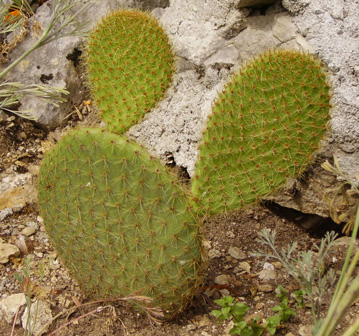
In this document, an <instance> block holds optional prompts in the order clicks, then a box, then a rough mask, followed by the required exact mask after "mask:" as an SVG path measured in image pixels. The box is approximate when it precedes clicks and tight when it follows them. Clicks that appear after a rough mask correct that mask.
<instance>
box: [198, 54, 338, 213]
mask: <svg viewBox="0 0 359 336" xmlns="http://www.w3.org/2000/svg"><path fill="white" fill-rule="evenodd" d="M330 107H331V105H330V88H329V85H328V83H327V79H326V73H325V71H324V70H323V68H322V66H321V64H320V62H319V61H318V60H316V59H315V58H314V57H312V56H310V55H307V54H304V53H300V52H296V51H271V52H267V53H265V54H263V55H261V56H260V57H258V58H256V59H254V60H253V61H252V62H251V63H249V64H247V65H246V66H245V67H243V68H242V69H241V71H240V72H239V73H238V74H235V75H234V76H233V78H232V80H231V81H230V82H229V83H228V84H227V86H226V87H225V89H224V90H223V92H222V93H221V94H220V95H219V97H218V99H217V100H216V102H215V103H214V106H213V113H212V114H211V115H210V116H209V118H208V122H207V127H206V129H205V131H204V132H203V138H202V140H201V143H200V146H199V157H198V161H197V164H196V171H195V176H194V179H193V183H192V191H193V193H194V195H195V196H196V198H197V200H200V207H203V208H205V210H206V212H207V213H210V214H215V213H219V212H223V211H227V210H233V209H237V208H240V207H242V206H244V205H247V204H250V203H253V202H255V201H257V200H259V199H260V198H261V197H263V196H265V195H267V194H269V193H270V192H272V191H273V190H274V189H276V188H277V187H279V186H280V185H282V184H283V183H284V182H285V181H286V179H287V178H288V177H294V176H298V175H299V174H300V173H301V172H302V171H303V170H304V169H305V167H306V166H307V164H308V163H309V162H310V160H311V158H312V155H313V153H314V152H315V151H316V150H317V149H318V146H319V143H320V140H321V139H322V137H323V136H324V134H325V132H326V130H327V121H328V120H329V113H328V112H329V109H330Z"/></svg>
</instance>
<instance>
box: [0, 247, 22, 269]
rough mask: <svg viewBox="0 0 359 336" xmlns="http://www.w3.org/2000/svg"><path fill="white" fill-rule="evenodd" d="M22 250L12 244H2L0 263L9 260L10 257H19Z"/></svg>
mask: <svg viewBox="0 0 359 336" xmlns="http://www.w3.org/2000/svg"><path fill="white" fill-rule="evenodd" d="M19 255H20V250H19V248H18V247H17V246H15V245H12V244H6V243H4V244H0V264H6V263H7V262H9V258H10V257H18V256H19Z"/></svg>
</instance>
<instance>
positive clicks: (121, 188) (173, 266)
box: [39, 129, 201, 317]
mask: <svg viewBox="0 0 359 336" xmlns="http://www.w3.org/2000/svg"><path fill="white" fill-rule="evenodd" d="M187 199H188V196H187V193H186V192H185V191H184V190H183V189H182V188H181V187H180V186H179V185H178V184H177V182H176V181H175V178H174V177H173V176H172V175H170V174H169V173H168V171H167V170H166V168H165V167H163V166H162V165H161V163H160V162H159V161H158V160H155V159H154V158H152V157H151V156H150V155H149V154H148V153H147V152H146V151H145V150H144V149H143V148H142V147H140V146H139V145H137V144H135V143H132V142H130V141H129V140H127V139H126V138H123V137H121V136H119V135H116V134H113V133H109V132H106V131H103V130H100V129H92V130H91V129H82V130H78V131H72V132H71V133H69V134H68V135H66V136H65V137H64V138H63V139H62V140H61V141H60V142H59V143H58V144H57V146H55V147H54V148H53V150H51V151H50V152H49V153H48V154H47V155H46V157H45V159H44V160H43V163H42V166H41V170H40V177H39V204H40V211H41V215H42V216H43V218H44V223H45V227H46V231H47V233H48V235H49V237H50V239H51V241H52V243H53V246H54V247H55V249H56V250H57V252H58V253H59V255H60V257H61V259H62V260H63V262H64V264H65V265H66V266H67V268H68V269H69V270H70V273H71V274H72V276H73V277H74V278H75V279H76V280H77V281H78V283H79V285H80V287H81V288H82V289H83V290H84V291H85V293H86V294H88V295H89V296H90V297H92V298H110V297H117V296H128V295H133V294H137V295H144V296H148V297H151V298H153V304H152V305H153V306H156V307H160V308H162V309H163V310H165V311H167V312H168V315H167V316H168V317H171V316H173V315H174V314H176V313H177V312H178V311H180V310H181V309H182V308H184V306H185V304H186V302H187V301H188V299H189V298H191V296H192V295H193V291H194V290H195V289H196V284H197V282H198V279H199V271H200V265H201V248H200V240H199V238H198V224H197V221H196V217H195V215H194V214H193V212H192V209H191V206H190V205H189V203H188V201H187Z"/></svg>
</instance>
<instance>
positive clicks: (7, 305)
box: [0, 293, 26, 324]
mask: <svg viewBox="0 0 359 336" xmlns="http://www.w3.org/2000/svg"><path fill="white" fill-rule="evenodd" d="M25 303H26V300H25V294H24V293H17V294H12V295H9V296H7V297H5V298H3V299H1V300H0V316H1V317H3V318H4V319H5V321H6V322H7V323H12V322H13V319H14V317H15V314H16V312H17V310H18V309H19V307H21V306H23V305H24V304H25ZM16 324H18V323H16Z"/></svg>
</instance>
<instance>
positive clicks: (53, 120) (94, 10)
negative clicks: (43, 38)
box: [5, 0, 127, 127]
mask: <svg viewBox="0 0 359 336" xmlns="http://www.w3.org/2000/svg"><path fill="white" fill-rule="evenodd" d="M53 3H54V1H53V0H50V1H47V2H45V3H44V4H43V5H42V6H41V7H39V8H38V9H37V12H36V15H35V16H34V18H33V19H32V20H31V22H30V29H31V25H33V24H34V23H36V22H37V23H39V24H40V26H41V27H42V29H44V28H45V27H46V25H47V23H48V22H49V19H50V16H51V13H52V10H53ZM124 6H127V1H126V0H119V1H101V2H98V3H96V4H93V5H91V6H90V7H89V8H88V9H87V10H86V11H85V12H83V13H82V14H81V15H80V16H79V17H78V20H79V21H81V22H79V23H80V24H84V23H88V26H87V27H88V29H90V28H91V27H93V26H94V25H95V24H96V23H97V20H99V19H100V18H101V17H102V16H104V15H106V14H107V13H108V12H109V11H110V10H113V9H116V8H120V7H124ZM74 10H76V9H74ZM72 13H74V12H72ZM69 14H71V13H69ZM94 18H95V20H94ZM84 40H85V39H84V38H80V37H77V36H69V37H64V38H61V39H59V40H55V41H53V42H50V43H49V44H47V45H45V46H43V47H42V48H40V49H37V50H35V51H33V52H32V53H31V54H30V55H29V56H27V57H26V58H25V59H24V60H23V61H22V62H21V63H20V64H19V65H18V66H16V67H15V68H14V69H13V70H11V71H10V72H9V74H8V75H7V76H6V79H7V80H9V81H17V82H21V83H24V84H33V83H34V84H43V83H46V84H49V85H51V86H54V87H60V88H63V89H64V88H66V89H67V90H68V91H69V92H70V95H68V100H67V102H66V103H63V104H61V106H60V107H56V106H53V105H51V104H49V103H46V102H44V101H43V100H40V99H39V98H35V97H32V96H27V97H24V98H23V99H21V109H23V110H28V111H29V113H30V115H31V116H32V117H34V118H35V119H36V120H37V121H38V122H39V123H40V124H43V125H45V126H48V127H55V126H57V125H58V124H59V123H61V121H62V120H63V118H64V117H65V116H67V115H68V114H69V113H70V112H72V110H71V109H72V105H73V103H75V104H80V102H81V101H82V100H83V99H84V98H85V93H86V92H85V90H84V88H83V85H84V83H83V80H82V79H81V78H82V77H83V76H82V74H80V72H79V69H78V68H76V67H75V65H74V64H75V62H74V61H76V60H77V58H76V57H77V56H76V55H78V54H80V53H81V51H80V50H81V47H82V44H83V43H84ZM36 41H37V36H36V34H34V33H32V34H29V35H28V36H27V37H26V38H25V39H24V41H22V42H21V43H20V44H19V45H18V46H17V47H16V48H15V49H14V50H13V51H12V52H11V53H10V57H9V62H8V63H7V64H5V66H7V65H8V64H10V63H12V62H13V61H14V60H16V59H17V58H18V57H19V56H20V55H22V54H23V53H24V51H26V50H28V48H29V47H31V46H32V45H33V44H34V43H36ZM71 59H73V61H71Z"/></svg>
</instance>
